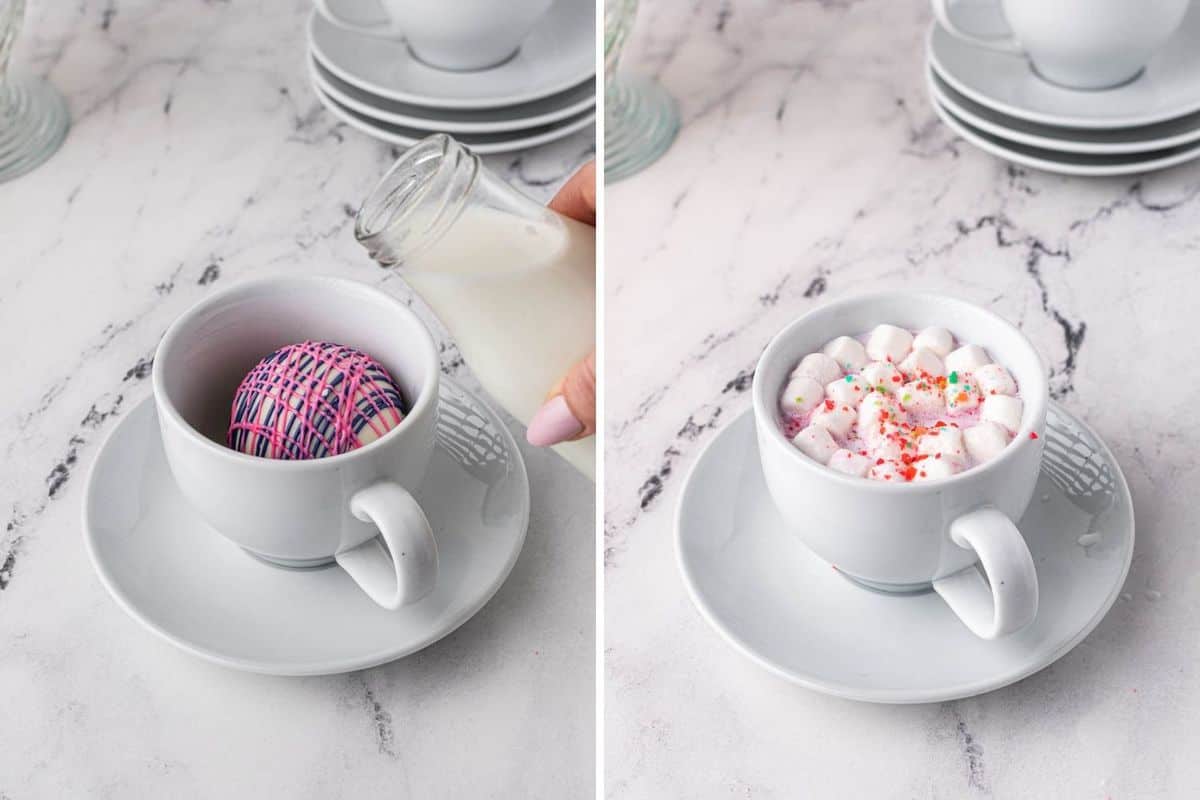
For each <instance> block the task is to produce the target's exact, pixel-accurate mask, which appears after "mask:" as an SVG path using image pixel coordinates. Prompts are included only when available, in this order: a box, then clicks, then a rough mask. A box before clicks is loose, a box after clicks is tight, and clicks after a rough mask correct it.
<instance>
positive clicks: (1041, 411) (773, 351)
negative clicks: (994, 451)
mask: <svg viewBox="0 0 1200 800" xmlns="http://www.w3.org/2000/svg"><path fill="white" fill-rule="evenodd" d="M897 297H907V298H913V299H915V300H920V301H923V302H927V301H931V300H933V301H937V302H941V303H945V302H950V303H954V304H957V305H959V306H963V307H967V308H970V309H971V311H972V312H973V313H978V314H980V315H983V316H985V317H990V318H991V319H992V320H993V321H994V322H997V323H999V324H1000V325H1002V326H1003V327H1006V328H1008V329H1009V330H1010V331H1012V332H1013V333H1015V334H1016V335H1017V338H1018V339H1019V340H1021V341H1023V342H1024V343H1025V345H1026V346H1027V347H1028V348H1029V350H1030V352H1031V353H1033V355H1034V356H1035V357H1036V358H1037V360H1038V362H1039V363H1041V364H1042V367H1043V368H1042V370H1041V371H1040V372H1039V376H1040V385H1038V386H1035V387H1033V388H1034V389H1036V390H1037V391H1036V392H1035V393H1034V394H1033V395H1032V396H1027V395H1026V394H1025V393H1024V391H1022V395H1021V399H1022V400H1023V401H1024V402H1025V403H1026V404H1027V406H1026V408H1027V411H1028V412H1029V413H1027V414H1026V415H1024V416H1026V417H1027V418H1028V419H1030V420H1044V419H1045V415H1046V405H1047V402H1048V400H1049V381H1048V379H1047V377H1046V374H1045V365H1046V361H1045V359H1044V358H1043V357H1042V354H1041V352H1040V351H1039V350H1038V349H1037V348H1036V347H1035V346H1034V344H1033V342H1031V341H1030V340H1029V337H1028V336H1026V335H1025V334H1024V333H1023V332H1022V331H1021V329H1020V328H1018V327H1017V326H1016V325H1013V324H1012V323H1011V322H1009V321H1008V320H1006V319H1005V318H1004V317H1002V316H1000V315H999V314H997V313H995V312H994V311H990V310H988V309H986V308H984V307H983V306H979V305H976V304H975V303H972V302H970V301H969V300H963V299H962V298H960V297H955V296H954V295H949V294H943V293H940V292H932V291H920V290H904V289H895V290H881V291H874V292H858V293H854V294H850V295H846V296H845V297H841V298H838V299H837V300H831V301H829V302H827V303H822V304H820V305H818V306H816V307H815V308H811V309H809V310H808V311H806V312H805V313H803V314H801V315H800V316H799V317H797V318H795V319H794V320H792V321H791V322H789V323H788V324H787V325H785V326H784V327H782V328H781V329H779V331H777V332H776V333H775V335H774V336H772V337H771V340H770V341H769V342H768V343H767V346H766V347H765V348H763V352H762V355H760V356H759V358H758V361H757V362H756V363H755V367H754V379H753V382H752V384H751V395H752V398H751V406H752V410H753V412H754V417H755V425H756V427H757V428H758V429H759V430H760V431H761V430H763V429H764V428H765V429H766V430H767V437H768V440H769V441H770V442H771V443H772V444H773V445H774V446H776V447H782V448H783V449H784V451H785V452H786V453H787V454H788V455H787V456H785V457H787V458H791V459H792V460H793V461H794V462H797V463H800V464H801V465H802V466H801V469H805V470H811V471H812V474H814V475H815V476H817V477H819V478H824V479H828V480H833V481H835V482H837V483H841V484H843V485H845V486H848V487H855V488H858V489H862V490H864V491H869V492H876V493H879V494H887V495H896V494H899V495H923V494H930V493H936V492H940V491H942V490H943V489H944V488H945V487H946V486H948V485H950V484H953V483H956V482H963V481H967V480H976V479H978V478H980V477H982V476H984V475H987V474H988V473H989V472H992V471H994V470H996V469H998V468H999V467H1000V466H1001V465H1002V464H1004V463H1006V462H1007V461H1010V460H1012V459H1013V458H1015V457H1016V455H1017V452H1018V450H1019V448H1020V447H1021V446H1025V445H1026V444H1027V443H1033V441H1034V440H1033V439H1031V438H1030V436H1029V435H1030V433H1037V436H1039V437H1041V436H1042V433H1039V432H1037V431H1036V430H1035V428H1034V426H1029V425H1026V424H1024V421H1023V422H1022V425H1021V429H1020V430H1018V431H1017V432H1016V433H1015V434H1014V435H1013V439H1012V441H1011V442H1009V446H1008V447H1005V448H1004V450H1003V452H1001V453H1000V455H998V456H997V457H995V458H993V459H992V460H991V461H988V462H987V463H986V464H979V465H977V466H974V467H972V468H970V469H967V470H963V471H962V472H959V473H955V474H954V475H950V476H948V477H945V478H934V479H931V480H928V481H921V482H920V483H919V484H918V483H915V482H911V481H908V482H904V483H888V482H885V481H874V480H869V479H864V478H857V477H855V476H853V475H847V474H845V473H842V472H839V471H837V470H835V469H830V468H829V467H827V466H825V465H824V464H819V463H817V462H816V461H813V460H812V459H811V458H809V457H808V456H806V455H804V454H803V453H801V452H800V451H799V450H798V449H797V448H796V447H795V446H794V445H793V444H792V443H791V442H790V441H788V439H787V437H785V436H784V435H783V431H781V430H780V429H779V425H777V424H776V422H775V419H774V409H775V402H776V399H775V398H773V397H768V396H767V395H768V388H767V387H766V386H765V385H764V384H765V381H764V380H763V379H762V378H761V376H762V374H763V367H764V366H765V365H767V364H769V363H772V362H773V361H774V360H775V359H778V358H781V357H782V356H781V355H780V352H779V351H780V350H781V349H782V348H783V341H784V340H785V339H786V338H787V335H788V334H789V333H790V332H791V331H792V330H794V329H795V328H797V327H800V326H801V325H802V324H803V323H804V322H805V321H806V320H808V319H809V317H811V316H812V315H814V314H816V313H817V312H826V311H829V310H830V309H834V308H837V307H842V306H851V305H858V304H861V303H865V302H872V301H878V300H883V299H895V298H897ZM835 335H843V334H835ZM830 338H833V337H832V336H831V337H830ZM1023 388H1024V387H1022V389H1023ZM759 440H760V441H761V440H762V436H761V435H760V436H759Z"/></svg>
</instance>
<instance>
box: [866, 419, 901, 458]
mask: <svg viewBox="0 0 1200 800" xmlns="http://www.w3.org/2000/svg"><path fill="white" fill-rule="evenodd" d="M875 433H876V435H878V434H879V428H878V427H876V428H875ZM900 441H901V440H900V429H899V428H898V427H896V426H895V425H892V426H890V427H889V428H888V433H887V434H885V435H882V436H879V438H878V439H876V440H875V443H874V444H872V445H871V447H870V449H869V451H868V452H869V454H870V458H871V460H872V461H878V460H879V459H881V458H882V459H884V460H887V461H899V460H900V455H901V454H902V453H904V452H906V450H905V448H904V447H903V446H902V445H901V444H900Z"/></svg>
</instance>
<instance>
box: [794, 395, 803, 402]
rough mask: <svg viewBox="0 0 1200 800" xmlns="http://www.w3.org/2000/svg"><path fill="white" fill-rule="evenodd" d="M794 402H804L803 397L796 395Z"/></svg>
mask: <svg viewBox="0 0 1200 800" xmlns="http://www.w3.org/2000/svg"><path fill="white" fill-rule="evenodd" d="M796 402H797V403H803V402H804V397H803V396H801V395H796Z"/></svg>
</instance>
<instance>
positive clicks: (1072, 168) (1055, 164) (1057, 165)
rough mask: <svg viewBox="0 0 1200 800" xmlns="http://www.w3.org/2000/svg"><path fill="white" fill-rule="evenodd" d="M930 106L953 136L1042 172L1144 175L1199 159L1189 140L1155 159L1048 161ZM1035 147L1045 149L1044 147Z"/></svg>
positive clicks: (1197, 146) (1199, 146)
mask: <svg viewBox="0 0 1200 800" xmlns="http://www.w3.org/2000/svg"><path fill="white" fill-rule="evenodd" d="M931 105H932V106H933V111H934V113H935V114H937V116H938V118H939V119H940V120H941V121H942V124H943V125H945V126H946V127H947V128H949V129H950V130H951V131H953V132H954V133H955V135H957V136H960V137H962V138H963V139H965V140H966V142H967V143H968V144H970V145H971V146H973V147H976V148H978V149H979V150H982V151H983V152H985V153H987V154H988V155H990V156H993V157H994V158H999V159H1001V160H1003V161H1009V162H1012V163H1013V164H1018V165H1020V166H1023V167H1029V168H1030V169H1036V170H1039V171H1041V172H1047V173H1051V174H1055V175H1071V176H1075V177H1080V178H1113V177H1119V176H1124V175H1145V174H1148V173H1151V172H1158V171H1159V170H1164V169H1170V168H1171V167H1177V166H1179V165H1181V164H1186V163H1188V162H1189V161H1195V160H1196V159H1197V158H1200V141H1192V142H1190V143H1188V144H1186V145H1179V146H1180V147H1186V148H1187V149H1186V150H1183V151H1182V152H1178V153H1174V154H1173V155H1170V156H1163V157H1160V158H1157V159H1153V158H1147V159H1144V160H1142V161H1136V160H1131V161H1129V162H1127V163H1124V164H1111V165H1106V166H1100V165H1095V166H1087V165H1083V164H1068V163H1065V162H1062V161H1051V160H1048V159H1046V158H1041V157H1039V156H1031V155H1027V154H1025V153H1022V152H1020V151H1018V150H1014V149H1011V148H1009V147H1005V146H1004V145H1001V144H996V143H995V142H990V141H988V140H987V139H985V138H984V137H983V134H984V133H985V132H981V131H978V130H976V129H975V128H974V127H973V126H971V125H969V124H968V123H966V122H964V121H963V120H961V119H959V118H958V117H956V116H955V115H954V112H952V111H951V110H950V109H948V108H946V107H945V106H943V105H942V104H941V103H940V102H938V100H937V99H936V98H933V102H932V103H931ZM988 135H994V134H988ZM1010 144H1011V145H1012V146H1013V147H1031V145H1024V144H1020V143H1018V142H1010ZM1034 149H1038V150H1046V148H1034ZM1047 152H1050V151H1047ZM1062 155H1069V156H1084V157H1093V158H1095V157H1102V156H1104V155H1107V156H1109V157H1113V158H1116V157H1119V156H1122V155H1127V156H1136V155H1142V156H1145V155H1149V153H1133V154H1130V153H1126V154H1121V153H1109V154H1099V153H1062Z"/></svg>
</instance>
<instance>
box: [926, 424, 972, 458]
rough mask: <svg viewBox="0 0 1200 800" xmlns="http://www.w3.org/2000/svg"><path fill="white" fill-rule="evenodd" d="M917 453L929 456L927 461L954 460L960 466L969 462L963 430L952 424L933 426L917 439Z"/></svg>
mask: <svg viewBox="0 0 1200 800" xmlns="http://www.w3.org/2000/svg"><path fill="white" fill-rule="evenodd" d="M917 453H919V454H920V455H923V456H929V458H928V459H926V461H954V462H956V463H957V464H959V465H960V466H966V463H967V448H966V447H965V446H964V445H963V434H962V431H960V430H959V429H958V428H955V427H952V426H950V425H945V426H943V427H941V428H931V429H930V430H929V432H928V433H926V434H924V435H923V436H922V437H921V438H920V439H919V440H918V441H917ZM921 463H922V464H923V463H925V462H924V461H922V462H921Z"/></svg>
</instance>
